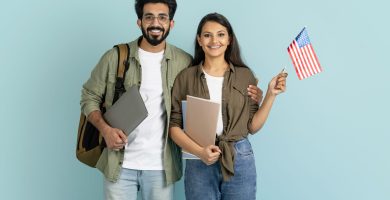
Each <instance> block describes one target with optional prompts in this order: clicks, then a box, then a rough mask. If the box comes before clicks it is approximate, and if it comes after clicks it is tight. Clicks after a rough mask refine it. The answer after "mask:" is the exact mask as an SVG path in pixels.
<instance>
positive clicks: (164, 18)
mask: <svg viewBox="0 0 390 200" xmlns="http://www.w3.org/2000/svg"><path fill="white" fill-rule="evenodd" d="M156 18H157V20H158V22H159V23H160V24H166V23H168V22H169V16H168V15H158V16H154V15H144V16H143V17H142V20H143V21H144V22H145V23H147V24H151V23H153V22H154V19H156Z"/></svg>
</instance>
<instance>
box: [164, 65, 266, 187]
mask: <svg viewBox="0 0 390 200" xmlns="http://www.w3.org/2000/svg"><path fill="white" fill-rule="evenodd" d="M249 85H256V78H255V77H254V75H253V73H252V72H251V70H250V69H249V68H246V67H235V66H233V65H232V64H230V68H229V70H228V71H226V72H225V74H224V80H223V86H222V102H221V103H222V105H221V106H222V121H223V133H222V135H221V136H218V137H217V142H218V146H219V147H220V149H221V151H222V156H221V158H220V161H221V171H222V175H223V178H224V180H228V179H229V178H230V177H231V176H233V175H234V155H235V152H234V148H233V144H234V142H235V141H237V140H240V139H242V138H244V137H247V136H248V133H249V129H248V124H249V123H251V121H252V118H253V115H254V114H255V113H256V111H257V110H258V109H259V106H258V104H257V102H255V101H254V100H252V99H251V98H250V97H249V96H248V91H247V88H248V86H249ZM186 95H191V96H195V97H200V98H205V99H210V94H209V90H208V87H207V82H206V78H205V74H204V72H203V70H202V65H201V64H200V65H198V66H192V67H189V68H187V69H185V70H183V71H182V72H181V73H180V74H179V75H178V76H177V77H176V80H175V84H174V86H173V89H172V110H171V122H170V124H169V126H170V127H180V128H183V120H182V111H181V101H182V100H186Z"/></svg>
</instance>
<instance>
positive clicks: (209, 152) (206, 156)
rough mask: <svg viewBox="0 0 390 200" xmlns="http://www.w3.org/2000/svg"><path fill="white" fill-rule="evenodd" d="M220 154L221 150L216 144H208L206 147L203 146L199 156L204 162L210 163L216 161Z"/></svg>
mask: <svg viewBox="0 0 390 200" xmlns="http://www.w3.org/2000/svg"><path fill="white" fill-rule="evenodd" d="M220 155H221V150H220V149H219V147H218V146H215V145H209V146H207V147H203V149H202V151H201V152H200V155H199V158H200V159H201V160H202V161H203V162H204V163H205V164H206V165H212V164H214V163H215V162H217V161H218V159H219V156H220Z"/></svg>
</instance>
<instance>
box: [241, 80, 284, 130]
mask: <svg viewBox="0 0 390 200" xmlns="http://www.w3.org/2000/svg"><path fill="white" fill-rule="evenodd" d="M286 78H287V73H279V74H278V75H277V76H275V77H274V78H272V80H271V81H270V82H269V84H268V90H267V93H266V95H265V98H264V101H263V103H262V104H261V106H260V108H259V110H257V111H256V113H255V115H254V116H253V118H252V122H251V123H250V124H249V127H248V128H249V131H250V132H251V133H255V132H257V131H258V130H260V129H261V127H263V125H264V123H265V121H266V120H267V118H268V115H269V113H270V111H271V108H272V105H273V103H274V101H275V98H276V96H277V95H278V94H280V93H283V92H285V91H286Z"/></svg>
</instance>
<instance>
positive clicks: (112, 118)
mask: <svg viewBox="0 0 390 200" xmlns="http://www.w3.org/2000/svg"><path fill="white" fill-rule="evenodd" d="M147 116H148V111H147V110H146V107H145V104H144V101H143V100H142V97H141V94H140V93H139V91H138V86H137V85H134V86H131V87H130V88H129V89H128V90H127V91H126V92H125V93H123V94H122V96H121V97H120V98H119V99H118V100H117V101H116V102H115V103H114V105H112V106H111V107H110V108H109V109H108V110H107V111H106V113H104V119H105V120H106V122H107V123H108V124H109V125H110V126H112V127H114V128H118V129H121V130H122V131H123V132H124V133H125V134H126V135H129V134H130V133H131V132H132V131H133V130H134V129H135V128H136V127H137V126H138V125H139V124H140V123H141V122H142V121H143V120H144V119H145V118H146V117H147Z"/></svg>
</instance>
